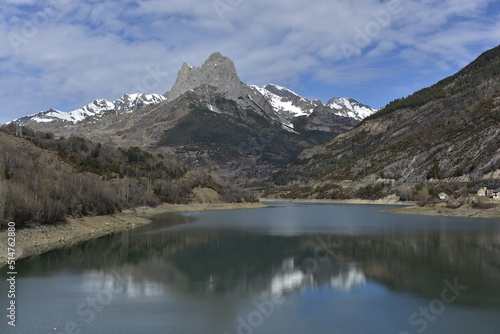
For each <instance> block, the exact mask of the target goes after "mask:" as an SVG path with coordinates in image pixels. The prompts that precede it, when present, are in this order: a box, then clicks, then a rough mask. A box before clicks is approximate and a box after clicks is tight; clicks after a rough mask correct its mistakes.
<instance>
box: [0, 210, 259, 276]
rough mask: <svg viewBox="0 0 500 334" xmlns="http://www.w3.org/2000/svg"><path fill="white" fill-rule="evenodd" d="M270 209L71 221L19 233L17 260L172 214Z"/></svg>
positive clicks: (0, 235)
mask: <svg viewBox="0 0 500 334" xmlns="http://www.w3.org/2000/svg"><path fill="white" fill-rule="evenodd" d="M263 207H266V206H265V205H264V204H262V203H193V204H163V205H159V206H157V207H139V208H134V209H129V210H124V211H123V212H122V213H116V214H112V215H106V216H88V217H82V218H70V219H68V222H67V223H63V224H58V225H41V226H37V227H32V228H24V229H20V230H16V236H15V238H16V246H15V250H16V260H20V259H23V258H27V257H31V256H36V255H40V254H42V253H45V252H47V251H50V250H53V249H57V248H64V247H71V246H73V245H75V244H78V243H80V242H83V241H87V240H91V239H95V238H99V237H102V236H104V235H107V234H112V233H116V232H121V231H126V230H129V229H133V228H136V227H139V226H143V225H146V224H149V223H150V222H151V220H150V219H148V218H147V217H150V216H153V215H156V214H162V213H169V212H193V211H212V210H239V209H253V208H263ZM7 233H8V232H7V231H2V232H0V266H3V265H5V264H7V248H8V247H7V238H8V235H7Z"/></svg>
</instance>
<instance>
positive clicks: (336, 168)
mask: <svg viewBox="0 0 500 334" xmlns="http://www.w3.org/2000/svg"><path fill="white" fill-rule="evenodd" d="M275 179H276V181H277V183H279V184H286V183H288V182H289V181H291V180H295V181H297V180H300V181H301V182H302V186H303V187H302V189H295V190H294V192H295V193H296V194H297V196H299V197H300V196H302V197H310V196H313V197H314V196H321V197H325V198H332V197H337V198H338V197H339V196H340V197H342V196H356V197H360V196H361V195H363V194H364V192H365V190H366V193H372V195H373V193H378V194H377V195H383V194H388V193H391V192H394V190H395V187H396V188H397V187H399V188H398V189H403V188H404V189H406V190H408V187H412V188H411V190H415V187H416V185H418V184H424V183H426V182H431V183H432V182H433V183H435V184H437V185H440V187H441V189H446V190H447V191H448V192H449V193H450V192H452V193H454V194H455V195H456V196H460V195H463V194H464V193H466V192H467V191H468V190H469V189H470V188H469V186H471V185H473V184H482V183H495V182H497V181H498V180H499V179H500V47H496V48H494V49H492V50H489V51H487V52H485V53H483V54H482V55H481V56H479V57H478V58H477V59H476V60H475V61H474V62H472V63H471V64H469V65H468V66H467V67H465V68H464V69H462V70H461V71H459V72H458V73H456V74H455V75H453V76H451V77H448V78H446V79H444V80H441V81H440V82H438V83H436V84H435V85H433V86H431V87H428V88H425V89H422V90H420V91H418V92H416V93H414V94H412V95H411V96H409V97H407V98H403V99H398V100H395V101H393V102H391V103H389V104H388V105H387V106H386V107H384V108H382V109H381V110H380V111H378V112H377V113H375V114H373V115H371V116H369V117H367V118H365V120H364V121H363V122H362V123H361V124H359V125H358V126H356V127H355V128H354V129H352V130H350V131H348V132H345V133H343V134H341V135H339V136H337V137H335V138H334V139H331V140H329V141H327V142H325V143H323V144H321V145H318V146H315V147H312V148H308V149H306V150H304V151H303V152H302V153H301V154H300V155H299V156H298V157H297V158H296V159H295V160H294V161H293V162H292V163H291V164H290V165H289V166H288V167H287V168H286V169H285V170H284V171H282V172H280V173H278V174H276V175H275ZM347 180H349V181H347ZM352 181H355V182H354V183H349V182H352ZM318 184H322V185H323V186H322V187H318ZM372 185H378V186H377V187H376V188H375V187H373V186H372ZM368 186H370V187H371V188H366V187H368ZM317 189H321V191H319V190H317ZM367 189H368V190H367ZM289 190H290V189H289ZM396 190H397V189H396ZM319 192H321V194H318V193H319ZM298 193H301V194H298Z"/></svg>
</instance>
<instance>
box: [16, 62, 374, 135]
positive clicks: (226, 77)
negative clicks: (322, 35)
mask: <svg viewBox="0 0 500 334" xmlns="http://www.w3.org/2000/svg"><path fill="white" fill-rule="evenodd" d="M207 87H215V90H213V91H210V92H208V91H206V89H207ZM195 89H197V93H198V94H199V95H200V96H202V97H205V98H206V97H207V94H208V95H211V94H217V95H218V96H222V97H224V98H225V99H228V100H232V101H236V102H237V103H238V104H239V105H240V106H241V107H243V108H251V109H253V110H254V112H256V113H258V114H259V115H261V116H263V117H265V118H267V119H268V120H269V122H271V123H276V124H280V125H281V126H282V127H283V128H284V129H285V130H287V131H290V132H294V131H295V130H294V123H296V122H298V123H300V124H302V125H303V126H302V127H301V128H302V130H319V131H324V132H334V133H339V132H344V131H346V130H348V129H350V128H352V127H353V126H355V125H356V124H357V123H358V122H359V121H361V120H362V119H363V118H365V117H367V116H369V115H370V114H372V113H373V112H375V111H376V110H375V109H372V108H370V107H368V106H365V105H363V104H361V103H359V102H357V101H355V100H353V99H347V98H332V99H331V100H329V101H328V102H327V104H326V105H323V103H322V101H321V100H315V101H310V100H308V99H305V98H302V97H301V96H299V95H298V94H296V93H294V92H292V91H291V90H289V89H287V88H284V87H280V86H277V85H272V84H269V85H266V86H264V87H262V88H259V87H257V86H254V85H246V84H245V83H243V82H241V80H240V78H239V77H238V74H237V72H236V68H235V66H234V63H233V62H232V61H231V60H230V59H229V58H227V57H224V56H222V55H221V54H220V53H219V52H215V53H213V54H212V55H211V56H210V57H209V58H208V59H207V60H206V61H205V62H204V63H203V64H202V66H201V67H193V66H190V65H188V64H186V63H183V64H182V67H181V69H180V70H179V72H178V77H177V80H176V82H175V83H174V85H173V87H172V89H171V90H170V91H168V92H166V93H165V94H164V95H159V94H144V93H135V94H125V95H124V96H123V97H122V98H120V99H117V100H115V101H107V100H103V99H100V100H95V101H93V102H92V103H89V104H88V105H86V106H84V107H82V108H79V109H77V110H73V111H70V112H62V111H59V110H55V109H49V110H46V111H42V112H39V113H36V114H33V115H29V116H24V117H21V118H18V119H16V120H13V121H12V123H15V124H20V125H30V126H35V127H37V125H39V124H40V123H51V122H59V121H60V122H63V123H65V122H70V123H73V124H75V123H78V122H81V121H87V122H90V121H92V122H94V123H99V122H100V119H102V118H103V117H106V116H108V115H110V114H122V113H130V112H133V111H135V110H137V109H139V108H141V107H145V106H151V105H155V104H159V103H161V102H164V101H166V100H167V99H168V100H169V101H173V100H175V99H176V98H178V97H180V96H181V95H182V94H184V93H186V92H188V91H194V90H195ZM208 100H210V99H208ZM208 100H207V103H208ZM215 104H216V103H213V104H211V103H208V104H207V106H208V107H209V108H214V105H215ZM316 109H317V110H318V112H317V113H316V114H313V113H314V111H315V110H316ZM213 111H214V112H219V110H217V109H216V108H215V109H214V110H213ZM318 114H320V115H321V117H318ZM311 115H312V117H311V119H309V117H310V116H311ZM338 116H340V117H345V119H344V118H340V117H338ZM297 118H300V119H297ZM302 118H305V122H304V119H302ZM59 126H60V125H59V124H57V125H56V126H44V127H42V128H43V129H42V130H46V131H56V132H57V127H59ZM299 126H300V125H299Z"/></svg>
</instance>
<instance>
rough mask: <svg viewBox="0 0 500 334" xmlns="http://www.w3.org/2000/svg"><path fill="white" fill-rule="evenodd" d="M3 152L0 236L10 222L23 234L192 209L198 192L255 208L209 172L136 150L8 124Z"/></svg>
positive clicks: (0, 140) (0, 144) (1, 137)
mask: <svg viewBox="0 0 500 334" xmlns="http://www.w3.org/2000/svg"><path fill="white" fill-rule="evenodd" d="M17 130H19V129H17ZM0 148H1V150H0V230H1V229H2V228H3V227H5V224H6V223H7V222H8V221H15V222H16V225H17V226H19V227H22V226H27V225H32V224H55V223H58V222H63V221H65V220H66V218H67V217H69V216H73V217H81V216H87V215H104V214H111V213H115V212H119V211H121V210H122V209H125V208H130V207H136V206H142V205H148V206H154V205H157V204H160V203H162V202H168V203H188V202H191V201H196V200H197V195H196V194H197V193H199V192H200V191H202V192H204V193H210V194H211V195H213V196H211V197H212V199H213V200H215V201H221V202H222V201H225V202H242V201H254V199H252V198H251V196H250V195H247V194H246V193H245V192H244V191H242V190H240V189H238V188H236V187H234V186H229V185H225V184H223V183H221V182H220V181H216V179H215V178H214V177H212V175H211V174H210V173H208V172H205V171H203V170H190V169H189V168H188V167H186V166H185V165H184V164H183V163H180V162H178V161H177V160H176V159H174V158H171V157H170V158H169V157H165V156H163V155H161V154H158V155H153V154H151V153H149V152H146V151H143V150H141V149H140V148H138V147H130V148H127V149H121V148H113V147H111V146H108V145H105V144H101V143H94V142H91V141H90V140H88V139H84V138H83V137H70V138H59V139H54V137H53V135H52V134H50V133H40V132H38V133H36V132H34V131H32V130H30V129H29V128H23V133H22V134H19V133H18V132H16V126H14V125H10V126H4V127H1V128H0ZM202 188H206V189H205V190H201V189H202Z"/></svg>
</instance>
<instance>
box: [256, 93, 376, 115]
mask: <svg viewBox="0 0 500 334" xmlns="http://www.w3.org/2000/svg"><path fill="white" fill-rule="evenodd" d="M251 87H252V88H253V89H254V90H256V91H258V92H259V93H261V94H262V95H264V96H265V97H266V98H267V99H268V100H269V103H270V104H271V105H272V106H273V108H274V110H275V111H276V113H278V114H279V115H280V116H282V117H284V118H286V119H287V120H288V121H290V122H291V120H292V119H293V118H295V117H299V116H306V117H307V116H310V115H311V114H312V113H313V112H314V110H315V109H316V108H317V107H327V108H330V109H332V113H333V114H335V115H338V116H344V117H349V118H354V119H355V120H357V121H362V120H363V119H364V118H366V117H368V116H369V115H371V114H373V113H374V112H376V111H377V109H373V108H371V107H369V106H367V105H364V104H362V103H359V102H358V101H356V100H354V99H350V98H339V97H334V98H331V99H330V100H328V102H327V103H326V104H325V105H323V102H322V101H321V100H308V99H305V98H303V97H301V96H300V95H299V94H297V93H295V92H293V91H291V90H290V89H288V88H285V87H281V86H278V85H273V84H268V85H265V86H263V87H258V86H255V85H252V86H251Z"/></svg>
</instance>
